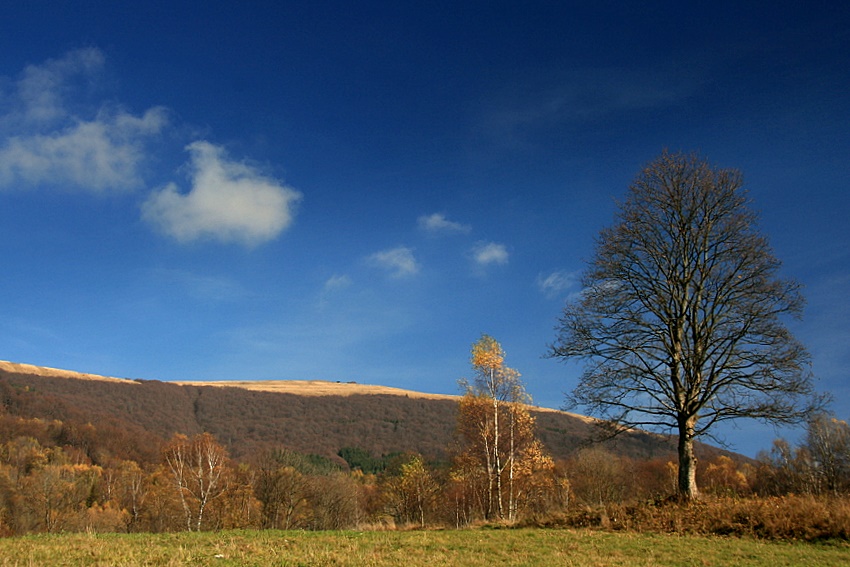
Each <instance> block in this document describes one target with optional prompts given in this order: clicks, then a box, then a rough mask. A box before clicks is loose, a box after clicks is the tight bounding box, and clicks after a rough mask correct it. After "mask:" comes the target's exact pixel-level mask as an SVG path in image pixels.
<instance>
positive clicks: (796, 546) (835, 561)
mask: <svg viewBox="0 0 850 567" xmlns="http://www.w3.org/2000/svg"><path fill="white" fill-rule="evenodd" d="M0 565H2V566H4V567H5V566H32V565H69V566H73V565H86V566H89V565H95V566H98V565H102V566H106V565H109V566H119V565H126V566H130V565H150V566H153V565H167V566H178V565H216V566H222V567H223V566H230V565H240V566H250V565H257V566H259V565H279V566H314V565H315V566H328V565H337V566H346V565H350V566H374V567H381V566H392V565H404V566H405V567H420V566H428V567H435V566H437V565H463V566H472V567H475V566H482V567H484V566H487V567H491V566H493V565H516V566H519V565H528V566H533V565H541V566H553V565H563V566H570V567H585V566H586V567H590V566H594V567H604V566H611V567H638V566H641V567H647V566H666V565H669V566H700V567H711V566H723V565H735V566H764V567H780V566H799V565H806V566H819V565H823V566H829V567H835V566H838V565H850V544H848V543H847V542H846V541H845V542H836V543H802V542H787V541H780V542H776V541H762V540H757V539H753V538H737V537H728V538H727V537H703V536H680V535H667V534H648V533H644V534H640V533H631V532H628V533H622V532H621V533H613V532H606V531H598V530H572V529H539V528H523V529H468V530H414V531H332V532H305V531H273V530H266V531H222V532H201V533H197V532H181V533H169V534H86V533H76V534H58V535H31V536H21V537H13V538H4V539H0Z"/></svg>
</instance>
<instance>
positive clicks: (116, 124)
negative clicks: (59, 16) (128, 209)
mask: <svg viewBox="0 0 850 567" xmlns="http://www.w3.org/2000/svg"><path fill="white" fill-rule="evenodd" d="M103 65H104V56H103V54H102V53H101V52H100V51H99V50H97V49H82V50H78V51H72V52H70V53H68V54H67V55H65V56H64V57H62V58H61V59H56V60H49V61H47V62H45V63H44V64H43V65H31V66H29V67H27V68H26V69H25V70H24V72H23V74H22V76H21V77H20V78H19V79H18V80H17V82H14V83H13V89H12V91H11V92H10V93H8V94H6V93H0V95H5V96H0V100H2V101H3V105H2V107H0V113H2V114H0V133H2V135H3V137H5V139H6V141H5V143H4V144H3V145H2V147H0V187H10V186H15V187H21V186H24V187H40V186H57V187H61V188H62V189H77V190H84V191H93V192H105V191H113V190H126V189H132V188H136V187H139V186H141V185H142V184H143V180H142V175H141V167H142V164H143V163H144V162H145V160H146V158H147V152H146V146H147V144H148V143H149V141H150V139H151V138H152V137H153V136H155V135H156V134H158V133H160V132H161V131H162V130H163V129H164V128H165V126H166V125H167V124H168V116H167V113H166V111H165V109H163V108H161V107H153V108H151V109H149V110H147V111H146V112H144V113H143V114H142V115H140V116H137V115H134V114H131V113H129V112H127V111H125V110H123V109H121V108H120V107H116V106H115V105H110V104H106V103H102V104H100V105H96V106H97V110H91V111H90V115H89V116H85V115H78V114H75V113H74V112H73V111H72V108H73V107H74V106H75V105H74V104H71V103H69V101H68V100H67V98H68V96H69V94H70V93H74V92H75V88H74V86H75V85H76V84H77V83H79V81H80V80H82V81H84V82H87V81H92V80H93V79H94V77H95V76H96V75H97V74H98V73H99V72H100V71H101V69H102V67H103Z"/></svg>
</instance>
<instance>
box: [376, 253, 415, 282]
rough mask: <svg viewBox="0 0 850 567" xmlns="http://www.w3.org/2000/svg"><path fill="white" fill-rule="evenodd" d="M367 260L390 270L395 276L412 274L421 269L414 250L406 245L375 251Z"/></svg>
mask: <svg viewBox="0 0 850 567" xmlns="http://www.w3.org/2000/svg"><path fill="white" fill-rule="evenodd" d="M366 260H367V262H368V263H369V264H370V265H372V266H375V267H378V268H383V269H385V270H389V271H390V275H391V276H392V277H394V278H403V277H407V276H412V275H414V274H416V273H417V272H418V271H419V264H417V263H416V258H415V257H414V256H413V250H411V249H410V248H407V247H405V246H399V247H398V248H392V249H390V250H383V251H381V252H375V253H374V254H372V255H370V256H369V257H368V258H367V259H366Z"/></svg>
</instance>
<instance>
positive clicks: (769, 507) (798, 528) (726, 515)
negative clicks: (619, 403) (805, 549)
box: [541, 495, 850, 541]
mask: <svg viewBox="0 0 850 567" xmlns="http://www.w3.org/2000/svg"><path fill="white" fill-rule="evenodd" d="M541 523H542V524H543V525H557V526H563V527H582V528H588V527H589V528H600V529H605V530H616V531H619V530H624V531H634V532H651V533H675V534H681V535H703V536H738V537H754V538H758V539H766V540H792V541H824V540H845V541H846V540H850V497H847V496H843V497H832V498H816V497H813V496H795V495H789V496H783V497H774V498H717V499H710V500H704V501H700V502H695V503H690V504H678V503H675V502H659V503H641V504H638V505H622V504H610V505H607V506H604V507H597V508H591V507H585V508H581V509H577V510H574V511H573V512H571V513H569V514H566V515H564V516H562V517H560V518H557V519H552V520H549V521H546V522H541Z"/></svg>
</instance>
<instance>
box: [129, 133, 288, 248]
mask: <svg viewBox="0 0 850 567" xmlns="http://www.w3.org/2000/svg"><path fill="white" fill-rule="evenodd" d="M186 149H187V150H188V151H189V153H190V155H191V157H190V160H191V169H192V174H191V178H192V179H191V181H192V186H191V188H190V189H189V192H188V193H186V194H183V193H180V192H179V190H178V187H177V185H176V184H174V183H170V184H168V185H167V186H166V187H164V188H163V189H161V190H159V191H157V192H155V193H153V194H152V195H151V196H150V197H149V198H148V200H147V201H146V202H145V203H144V205H143V206H142V215H143V217H144V218H145V220H147V221H148V222H150V223H152V224H153V225H155V226H157V227H158V228H159V229H161V230H162V231H163V232H165V233H166V234H168V235H170V236H173V237H174V238H176V239H177V240H179V241H181V242H188V241H192V240H196V239H200V238H212V239H215V240H219V241H222V242H240V243H243V244H246V245H254V244H259V243H261V242H265V241H268V240H272V239H273V238H275V237H277V236H278V235H279V234H280V233H281V232H282V231H283V230H285V229H286V228H288V227H289V226H290V225H291V224H292V221H293V216H294V207H295V205H296V204H297V203H298V201H300V199H301V197H302V196H301V193H299V192H298V191H295V190H294V189H292V188H290V187H287V186H285V185H283V184H281V183H280V182H278V181H277V180H274V179H271V178H269V177H265V176H263V175H262V174H261V173H260V172H259V171H257V170H256V169H255V168H254V167H252V166H250V165H247V164H245V163H240V162H236V161H231V160H229V159H228V158H227V156H226V155H225V152H224V151H223V149H222V148H220V147H218V146H215V145H213V144H210V143H209V142H205V141H198V142H194V143H192V144H190V145H188V146H187V147H186Z"/></svg>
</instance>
